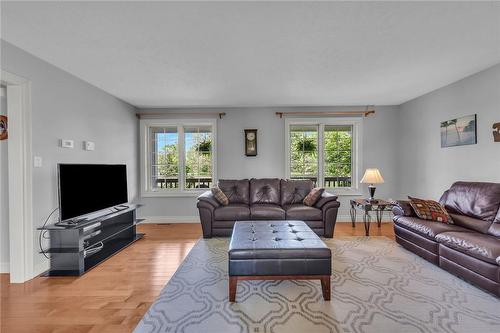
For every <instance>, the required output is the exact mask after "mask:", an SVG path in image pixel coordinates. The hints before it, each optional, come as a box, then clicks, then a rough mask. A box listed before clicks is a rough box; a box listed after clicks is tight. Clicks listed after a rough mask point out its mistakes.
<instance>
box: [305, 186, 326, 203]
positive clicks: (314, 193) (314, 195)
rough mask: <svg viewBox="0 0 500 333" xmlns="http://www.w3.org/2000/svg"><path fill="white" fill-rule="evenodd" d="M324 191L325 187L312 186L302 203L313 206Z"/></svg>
mask: <svg viewBox="0 0 500 333" xmlns="http://www.w3.org/2000/svg"><path fill="white" fill-rule="evenodd" d="M324 191H325V189H324V188H321V187H315V188H313V189H312V190H311V192H309V194H308V195H306V197H305V198H304V201H303V202H304V205H307V206H313V205H314V204H315V203H316V202H317V201H318V200H319V198H320V197H321V195H322V194H323V192H324Z"/></svg>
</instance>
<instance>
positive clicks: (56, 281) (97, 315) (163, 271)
mask: <svg viewBox="0 0 500 333" xmlns="http://www.w3.org/2000/svg"><path fill="white" fill-rule="evenodd" d="M138 228H139V230H140V232H144V233H145V234H146V236H145V237H144V239H142V240H140V241H139V242H137V243H135V244H134V245H132V246H130V247H128V248H127V249H125V250H124V251H122V252H120V253H119V254H117V255H115V256H114V257H112V258H110V259H109V260H107V261H106V262H104V263H102V264H101V265H99V266H97V267H96V268H94V269H93V270H91V271H90V272H88V273H87V274H85V275H83V276H81V277H79V278H75V277H52V278H44V277H37V278H35V279H33V280H31V281H29V282H27V283H24V284H10V283H8V274H0V283H1V286H0V287H1V289H0V290H1V330H0V331H1V332H2V333H18V332H19V333H21V332H22V333H24V332H26V333H28V332H29V333H37V332H41V333H42V332H43V333H49V332H51V333H52V332H53V333H56V332H57V333H61V332H68V333H69V332H71V333H111V332H120V333H124V332H131V331H132V330H133V329H134V328H135V326H136V325H137V323H138V322H139V320H140V319H141V318H142V316H143V315H144V313H145V312H146V311H147V309H148V308H149V306H150V305H151V303H152V302H153V301H154V300H155V298H156V297H157V296H158V294H159V293H160V291H161V289H162V288H163V287H164V286H165V284H166V283H167V282H168V280H169V279H170V277H171V276H172V274H173V273H174V272H175V270H176V269H177V267H178V266H179V265H180V263H181V262H182V260H183V259H184V257H185V256H186V255H187V254H188V253H189V251H190V250H191V248H192V247H193V245H194V244H195V243H196V241H197V240H198V238H200V236H201V228H200V225H199V224H170V225H165V224H163V225H157V224H144V225H141V226H139V227H138ZM361 235H364V227H363V225H362V223H357V224H356V228H352V227H351V224H350V223H337V225H336V227H335V236H361ZM370 235H372V236H387V237H390V238H392V239H394V232H393V228H392V223H383V224H382V227H381V228H377V226H376V224H372V226H371V230H370Z"/></svg>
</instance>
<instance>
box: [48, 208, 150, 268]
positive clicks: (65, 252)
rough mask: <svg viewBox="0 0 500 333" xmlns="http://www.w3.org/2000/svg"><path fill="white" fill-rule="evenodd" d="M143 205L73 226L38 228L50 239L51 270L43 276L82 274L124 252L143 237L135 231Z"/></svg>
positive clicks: (62, 225)
mask: <svg viewBox="0 0 500 333" xmlns="http://www.w3.org/2000/svg"><path fill="white" fill-rule="evenodd" d="M140 206H142V205H127V208H125V206H123V209H120V210H117V211H115V212H113V213H111V214H109V213H108V214H105V215H102V216H99V217H95V218H92V219H89V220H84V221H81V222H79V223H76V224H56V225H51V226H47V227H45V228H39V230H46V231H48V232H49V236H50V248H49V249H47V250H45V251H44V252H45V253H47V254H49V255H50V269H49V270H48V271H47V272H45V273H44V274H43V276H68V275H74V276H78V275H82V274H84V273H86V272H87V271H88V270H90V269H91V268H93V267H95V266H96V265H98V264H99V263H101V262H103V261H104V260H106V259H108V258H109V257H111V256H113V255H114V254H116V253H117V252H119V251H121V250H123V249H124V248H126V247H127V246H129V245H131V244H132V243H134V242H135V241H137V240H139V239H141V238H142V237H143V236H144V234H141V233H137V232H136V226H137V224H138V223H140V222H141V221H142V220H141V219H137V217H136V216H137V214H136V210H137V208H139V207H140Z"/></svg>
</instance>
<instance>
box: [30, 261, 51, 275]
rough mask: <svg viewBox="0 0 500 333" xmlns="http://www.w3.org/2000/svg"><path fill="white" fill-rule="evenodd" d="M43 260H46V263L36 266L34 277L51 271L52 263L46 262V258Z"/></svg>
mask: <svg viewBox="0 0 500 333" xmlns="http://www.w3.org/2000/svg"><path fill="white" fill-rule="evenodd" d="M43 259H44V261H42V262H39V263H37V264H35V267H34V269H33V277H37V276H38V275H40V274H42V273H44V272H46V271H48V270H49V268H50V262H49V261H48V260H46V259H45V258H43Z"/></svg>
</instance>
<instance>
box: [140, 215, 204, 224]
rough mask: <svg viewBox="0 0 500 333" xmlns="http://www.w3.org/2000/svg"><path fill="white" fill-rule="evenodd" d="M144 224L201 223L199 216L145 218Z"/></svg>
mask: <svg viewBox="0 0 500 333" xmlns="http://www.w3.org/2000/svg"><path fill="white" fill-rule="evenodd" d="M141 218H143V219H145V221H144V222H142V223H147V224H165V223H168V224H171V223H200V217H199V216H143V217H141Z"/></svg>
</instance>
